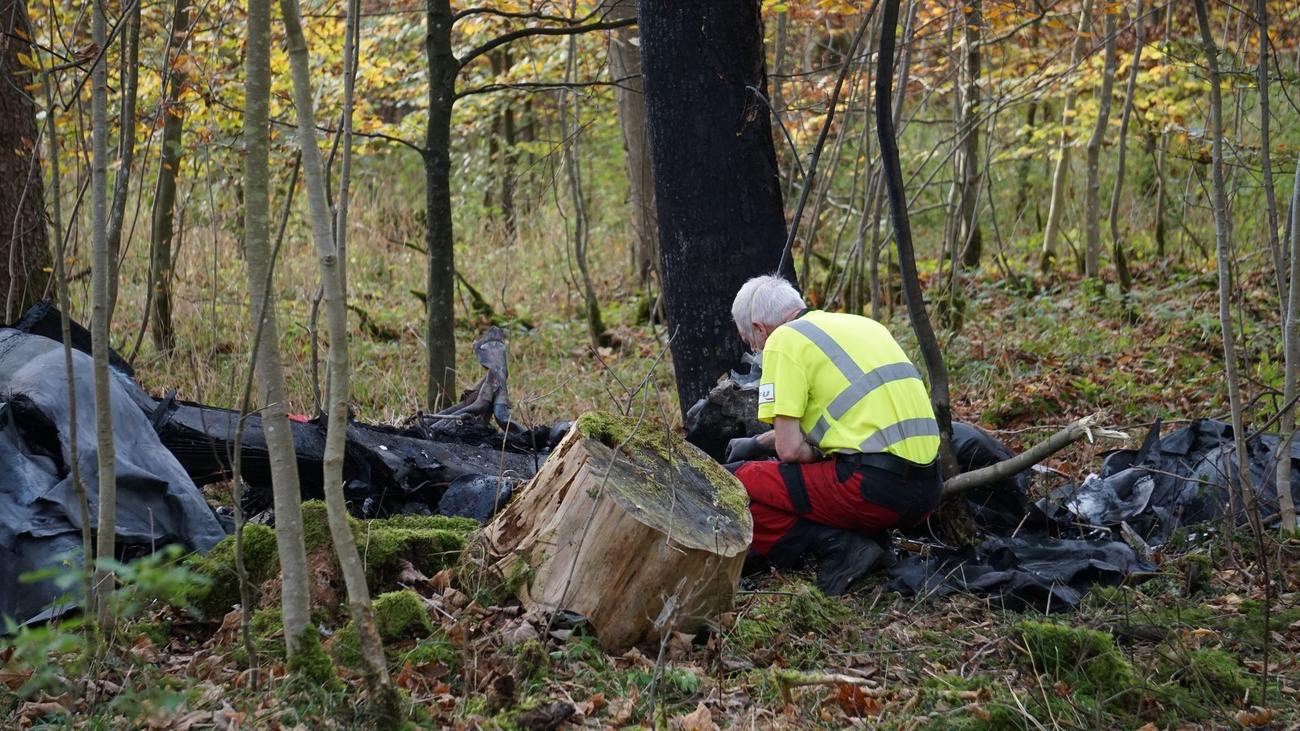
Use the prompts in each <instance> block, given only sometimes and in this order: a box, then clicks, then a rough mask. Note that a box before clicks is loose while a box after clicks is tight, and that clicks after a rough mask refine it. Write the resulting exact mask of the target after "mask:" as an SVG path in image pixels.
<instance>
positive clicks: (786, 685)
mask: <svg viewBox="0 0 1300 731" xmlns="http://www.w3.org/2000/svg"><path fill="white" fill-rule="evenodd" d="M774 677H775V678H776V684H777V687H778V688H779V689H780V691H781V698H782V699H783V700H784V701H785V702H786V703H793V702H794V701H793V699H792V698H791V696H790V689H791V688H801V687H806V686H810V685H829V686H836V687H838V686H841V685H853V686H857V688H858V689H859V690H860V691H861V692H862V694H863V695H875V694H877V693H880V692H881V689H880V688H878V687H876V686H877V683H875V682H874V681H872V680H869V679H867V678H860V677H858V676H856V675H841V674H839V673H800V672H788V671H787V672H777V673H775V674H774Z"/></svg>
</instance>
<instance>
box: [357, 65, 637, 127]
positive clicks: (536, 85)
mask: <svg viewBox="0 0 1300 731" xmlns="http://www.w3.org/2000/svg"><path fill="white" fill-rule="evenodd" d="M639 78H641V74H632V75H631V76H623V77H621V78H617V79H614V80H612V81H521V82H518V83H514V84H486V85H484V86H476V87H474V88H473V89H466V90H465V91H458V92H456V98H457V99H461V98H463V97H467V96H473V95H475V94H488V93H491V92H494V91H506V90H521V91H555V90H557V89H585V88H588V87H596V86H617V87H618V88H620V89H626V90H627V91H631V92H636V93H640V90H639V89H635V88H632V87H630V86H624V85H623V82H626V81H630V80H632V79H639ZM354 134H356V133H354Z"/></svg>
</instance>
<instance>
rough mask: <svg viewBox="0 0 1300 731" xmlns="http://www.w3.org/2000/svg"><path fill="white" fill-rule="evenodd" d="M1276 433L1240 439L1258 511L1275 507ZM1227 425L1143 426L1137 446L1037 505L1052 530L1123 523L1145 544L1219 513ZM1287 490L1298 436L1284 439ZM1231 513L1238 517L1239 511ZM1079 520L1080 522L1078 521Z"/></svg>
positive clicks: (1226, 498)
mask: <svg viewBox="0 0 1300 731" xmlns="http://www.w3.org/2000/svg"><path fill="white" fill-rule="evenodd" d="M1280 447H1281V437H1279V436H1278V435H1276V434H1262V435H1259V436H1258V437H1254V438H1251V439H1249V440H1248V441H1247V443H1246V451H1247V463H1248V465H1249V468H1250V484H1251V485H1252V487H1253V488H1254V491H1255V495H1256V496H1257V504H1258V506H1259V511H1260V515H1261V517H1263V518H1265V519H1267V518H1269V517H1271V516H1273V515H1276V514H1277V511H1278V502H1277V470H1276V466H1277V462H1278V459H1279V456H1280ZM1235 454H1236V448H1235V445H1234V444H1233V436H1232V425H1231V424H1226V423H1224V422H1221V421H1217V420H1214V419H1198V420H1196V421H1193V422H1192V423H1191V424H1190V425H1188V426H1186V427H1183V428H1181V429H1178V430H1176V431H1173V432H1171V433H1170V434H1168V435H1166V436H1164V437H1161V436H1160V422H1159V421H1157V422H1156V423H1155V424H1153V425H1152V426H1151V429H1150V431H1149V432H1148V433H1147V437H1146V440H1145V441H1144V442H1143V444H1142V446H1141V448H1139V449H1136V450H1132V449H1125V450H1117V451H1114V452H1110V453H1108V454H1107V455H1106V458H1105V461H1104V462H1103V464H1102V469H1101V474H1099V475H1094V476H1090V477H1089V478H1088V479H1086V480H1084V482H1083V483H1082V484H1080V485H1067V486H1065V487H1062V488H1059V489H1057V490H1055V491H1054V492H1053V493H1052V494H1051V495H1050V496H1048V497H1047V498H1044V499H1043V500H1040V501H1039V502H1038V503H1037V508H1038V509H1039V510H1040V511H1041V512H1042V513H1043V514H1044V515H1045V516H1047V517H1048V518H1049V519H1050V520H1051V521H1052V522H1053V523H1054V524H1055V525H1056V527H1057V528H1058V529H1059V530H1062V531H1065V532H1075V533H1082V532H1087V531H1088V530H1092V529H1090V528H1087V527H1086V526H1096V527H1097V528H1100V529H1105V530H1109V529H1113V528H1115V527H1117V526H1119V524H1120V523H1121V522H1126V523H1128V525H1129V527H1131V528H1133V529H1134V530H1135V531H1136V532H1137V533H1138V534H1139V535H1141V536H1142V537H1143V538H1144V539H1146V540H1147V542H1148V543H1151V544H1160V543H1163V542H1165V541H1166V540H1168V538H1169V536H1170V535H1171V534H1172V533H1173V532H1174V531H1175V530H1176V529H1178V528H1179V527H1180V526H1187V525H1194V524H1196V523H1204V522H1212V521H1219V520H1221V519H1223V517H1224V516H1225V515H1227V514H1228V511H1229V510H1230V509H1231V507H1232V501H1233V500H1235V497H1233V496H1231V495H1230V494H1229V485H1230V484H1231V482H1232V480H1231V477H1230V476H1233V475H1235V474H1236V472H1237V468H1236V460H1235ZM1287 459H1289V460H1290V463H1291V491H1292V498H1293V499H1294V500H1295V501H1296V502H1300V441H1297V442H1294V443H1292V445H1291V451H1290V454H1289V455H1287ZM1236 521H1237V523H1238V524H1240V525H1245V523H1246V516H1245V513H1244V511H1240V510H1238V512H1237V516H1236ZM1080 524H1085V527H1082V528H1081V525H1080Z"/></svg>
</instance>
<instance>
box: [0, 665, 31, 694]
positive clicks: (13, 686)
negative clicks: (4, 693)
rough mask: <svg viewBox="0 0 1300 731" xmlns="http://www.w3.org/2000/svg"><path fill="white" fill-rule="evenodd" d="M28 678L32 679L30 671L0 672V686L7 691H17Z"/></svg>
mask: <svg viewBox="0 0 1300 731" xmlns="http://www.w3.org/2000/svg"><path fill="white" fill-rule="evenodd" d="M30 677H32V671H30V670H0V685H3V686H6V687H8V688H9V690H18V689H19V688H21V687H23V683H26V682H27V679H28V678H30Z"/></svg>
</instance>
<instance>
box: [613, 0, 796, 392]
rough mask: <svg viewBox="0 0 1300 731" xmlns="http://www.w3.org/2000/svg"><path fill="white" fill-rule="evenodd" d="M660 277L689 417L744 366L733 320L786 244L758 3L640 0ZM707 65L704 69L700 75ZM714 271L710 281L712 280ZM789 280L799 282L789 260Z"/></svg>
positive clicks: (749, 0) (785, 269)
mask: <svg viewBox="0 0 1300 731" xmlns="http://www.w3.org/2000/svg"><path fill="white" fill-rule="evenodd" d="M637 16H638V18H639V21H640V28H641V68H642V73H643V74H644V75H645V102H646V124H647V127H648V128H649V138H650V158H651V161H652V162H653V164H654V183H655V203H656V209H657V211H658V214H659V215H658V220H659V247H660V248H659V252H660V254H659V263H660V269H659V273H660V276H661V277H662V279H663V293H664V301H665V304H666V309H667V315H668V328H669V333H670V335H671V336H672V341H671V349H672V355H673V370H674V371H675V373H676V375H677V395H678V399H679V401H680V403H681V408H682V411H683V413H684V412H685V411H686V410H687V409H688V408H690V406H691V405H692V404H694V403H695V401H696V400H698V399H700V398H702V397H703V396H705V395H706V394H707V393H708V390H709V388H711V387H712V386H713V384H714V382H715V381H716V380H717V378H718V376H720V375H722V374H723V373H725V372H726V371H727V369H728V368H731V367H733V366H735V365H736V364H737V363H739V362H740V355H741V352H742V348H741V342H740V338H738V337H737V336H736V330H735V327H734V326H733V325H732V323H731V320H730V317H728V313H729V312H730V309H731V301H732V299H733V298H734V297H735V294H736V292H737V291H738V290H739V289H740V286H741V285H742V284H744V282H745V281H746V280H747V279H750V278H751V277H754V276H757V275H760V274H764V273H769V272H771V270H772V268H773V267H774V266H777V264H778V262H780V261H781V259H782V256H781V254H782V251H783V247H784V244H785V238H786V227H785V216H784V210H783V207H782V202H781V188H780V180H779V173H778V171H777V165H776V150H775V149H774V148H773V146H772V125H771V117H770V115H769V114H768V113H767V111H766V109H765V108H764V105H763V102H762V101H761V100H760V99H759V98H758V97H757V96H756V95H755V94H754V93H753V92H751V91H749V90H748V89H747V88H746V87H753V88H756V89H759V91H761V92H762V93H763V94H764V95H765V96H766V86H767V74H766V72H765V70H764V65H763V64H764V54H763V24H762V20H761V18H760V17H759V3H758V2H757V0H714V2H708V3H664V2H655V0H640V1H639V2H638V3H637ZM701 65H703V68H701ZM704 272H707V273H708V276H702V273H704ZM780 273H781V274H782V275H784V276H786V277H787V278H789V279H790V280H791V281H794V268H793V266H792V263H791V262H790V261H789V260H788V259H787V261H786V262H785V265H784V267H782V269H781V272H780Z"/></svg>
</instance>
